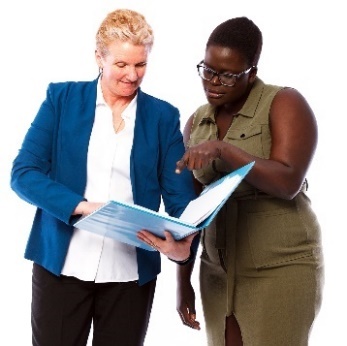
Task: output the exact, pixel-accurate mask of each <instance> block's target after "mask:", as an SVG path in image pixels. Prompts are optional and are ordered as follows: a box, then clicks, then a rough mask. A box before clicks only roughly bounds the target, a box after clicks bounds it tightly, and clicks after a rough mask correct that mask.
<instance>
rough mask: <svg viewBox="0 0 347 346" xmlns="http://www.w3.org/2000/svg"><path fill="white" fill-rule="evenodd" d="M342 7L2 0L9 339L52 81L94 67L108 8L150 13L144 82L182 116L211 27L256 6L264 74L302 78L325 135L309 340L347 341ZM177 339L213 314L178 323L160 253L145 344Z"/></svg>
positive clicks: (0, 154) (86, 74)
mask: <svg viewBox="0 0 347 346" xmlns="http://www.w3.org/2000/svg"><path fill="white" fill-rule="evenodd" d="M342 5H343V1H342V0H341V1H337V0H330V1H320V0H317V1H303V0H301V1H299V0H292V1H286V2H283V1H259V0H253V1H231V0H223V1H203V0H201V1H196V2H189V1H185V2H182V3H181V2H178V1H170V2H169V1H163V0H157V1H156V0H152V1H150V0H149V1H143V0H142V1H141V0H138V1H135V0H133V1H131V0H127V1H107V0H83V1H82V0H60V1H50V0H41V1H40V0H31V1H27V0H13V1H11V2H2V3H1V5H0V7H1V8H0V29H1V30H0V35H1V41H0V42H1V46H2V47H1V58H0V59H1V64H0V72H1V73H0V76H1V87H2V92H1V104H0V105H1V113H2V114H1V127H0V141H1V142H0V210H1V219H2V228H1V241H0V256H1V257H0V266H1V268H0V272H1V294H0V299H1V315H2V318H3V320H2V326H1V333H0V344H2V345H21V346H22V345H23V346H28V345H31V329H30V301H31V263H30V262H28V261H26V260H24V259H23V252H24V248H25V244H26V240H27V236H28V234H29V229H30V226H31V222H32V216H33V212H34V208H33V207H32V206H30V205H28V204H26V203H25V202H23V201H22V200H20V199H19V198H18V197H17V196H16V195H15V194H14V193H13V192H12V191H11V190H10V187H9V178H10V169H11V163H12V160H13V158H14V157H15V155H16V154H17V151H18V148H19V147H20V144H21V142H22V139H23V136H24V134H25V132H26V130H27V128H28V127H29V125H30V122H31V121H32V119H33V117H34V115H35V114H36V111H37V110H38V107H39V105H40V103H41V101H42V100H43V98H44V96H45V90H46V87H47V84H48V83H49V82H51V81H66V80H91V79H94V78H95V77H96V76H97V72H98V69H97V66H96V64H95V62H94V37H95V33H96V30H97V28H98V26H99V24H100V22H101V20H102V19H103V18H104V17H105V15H106V14H107V13H108V12H109V11H111V10H114V9H116V8H125V7H128V8H132V9H135V10H138V11H140V12H142V13H143V14H144V15H145V16H146V18H147V20H148V21H149V23H150V24H151V25H152V27H153V29H154V31H155V44H154V47H153V51H152V54H151V56H150V61H149V67H148V71H147V75H146V77H145V80H144V82H143V85H142V87H143V90H144V91H146V92H148V93H150V94H153V95H155V96H157V97H160V98H163V99H165V100H168V101H170V102H171V103H173V104H175V105H176V106H177V107H178V108H179V109H180V111H181V116H182V126H183V125H184V123H185V121H186V120H187V118H188V116H189V115H190V114H191V113H192V112H193V111H194V110H195V108H196V107H197V106H199V105H200V104H201V103H204V102H205V98H204V95H203V92H202V87H201V81H200V80H199V77H198V76H197V73H196V68H195V65H196V64H197V63H198V62H199V61H200V60H201V59H202V58H203V56H204V48H205V42H206V40H207V37H208V35H209V34H210V32H211V30H212V29H213V28H214V27H215V26H216V25H217V24H219V23H220V22H222V21H224V20H226V19H229V18H231V17H235V16H241V15H246V16H248V17H249V18H251V19H253V20H254V21H255V23H256V24H257V25H258V26H259V27H260V29H261V30H262V32H263V36H264V46H263V53H262V56H261V59H260V63H259V72H258V75H259V76H260V77H261V78H262V79H263V80H264V81H265V82H267V83H272V84H279V85H286V86H292V87H295V88H297V89H298V90H299V91H301V92H302V93H303V95H304V96H305V97H306V98H307V100H308V101H309V103H310V105H311V106H312V108H313V110H314V112H315V114H316V117H317V121H318V125H319V145H318V149H317V153H316V156H315V158H314V161H313V163H312V166H311V169H310V171H309V175H308V178H309V185H310V186H309V196H310V197H311V199H312V203H313V207H314V209H315V210H316V212H317V214H318V216H319V219H320V222H321V226H322V235H323V244H324V251H325V264H326V283H325V290H324V300H323V305H322V308H321V311H320V314H319V316H318V318H317V320H316V322H315V325H314V327H313V331H312V337H311V342H310V345H313V346H322V345H324V346H326V345H344V344H347V342H346V341H345V323H346V317H345V311H346V309H347V303H346V292H347V290H346V288H347V287H346V279H345V262H346V259H345V258H346V256H345V254H346V252H347V249H346V241H347V236H346V231H347V229H346V226H345V223H344V222H343V221H344V218H343V215H344V213H345V209H346V202H345V198H346V195H347V190H346V186H345V181H344V179H343V176H344V175H345V172H344V167H345V162H344V160H345V158H346V154H345V150H343V148H345V147H346V145H345V144H344V145H343V144H342V141H343V139H344V136H346V134H345V133H346V131H344V130H343V127H342V124H343V122H344V119H345V117H346V109H345V107H343V106H344V105H345V99H344V98H345V97H346V96H345V94H346V93H345V90H344V89H345V79H346V77H345V75H346V67H345V64H346V58H347V57H346V48H345V46H346V36H345V33H346V32H347V24H346V22H345V16H344V15H343V13H345V11H344V10H343V7H342ZM148 121H151V119H150V118H149V119H148ZM197 269H198V268H196V270H195V272H194V284H195V287H196V293H197V299H198V303H197V308H198V319H199V320H200V321H201V322H203V317H202V313H201V307H200V304H199V288H198V281H197V275H198V273H197ZM283 313H286V312H285V311H283ZM178 344H180V345H190V346H202V345H205V335H204V324H203V323H202V330H201V331H200V332H198V331H194V330H190V329H188V328H186V327H184V326H183V325H182V324H181V323H180V320H179V318H178V315H177V313H176V311H175V265H174V264H173V263H171V262H169V261H168V260H166V259H165V258H163V271H162V274H161V275H160V276H159V279H158V288H157V293H156V298H155V303H154V306H153V313H152V318H151V322H150V327H149V330H148V336H147V340H146V346H153V345H166V346H174V345H178ZM293 346H295V345H293Z"/></svg>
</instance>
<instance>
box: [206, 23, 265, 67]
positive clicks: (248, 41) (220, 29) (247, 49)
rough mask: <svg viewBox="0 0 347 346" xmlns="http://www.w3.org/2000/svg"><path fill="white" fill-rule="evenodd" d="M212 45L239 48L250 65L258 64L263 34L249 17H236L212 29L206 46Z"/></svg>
mask: <svg viewBox="0 0 347 346" xmlns="http://www.w3.org/2000/svg"><path fill="white" fill-rule="evenodd" d="M211 45H212V46H222V47H227V48H233V49H237V50H238V51H239V52H240V53H241V54H243V55H244V56H245V58H246V60H247V62H248V64H249V65H250V66H257V64H258V60H259V57H260V53H261V49H262V45H263V36H262V33H261V31H260V30H259V28H258V27H257V26H256V25H255V24H254V23H253V21H251V20H250V19H248V18H247V17H236V18H232V19H228V20H227V21H225V22H223V23H221V24H219V25H218V26H217V27H216V28H215V29H214V30H213V31H212V33H211V35H210V37H209V39H208V41H207V44H206V48H207V47H209V46H211Z"/></svg>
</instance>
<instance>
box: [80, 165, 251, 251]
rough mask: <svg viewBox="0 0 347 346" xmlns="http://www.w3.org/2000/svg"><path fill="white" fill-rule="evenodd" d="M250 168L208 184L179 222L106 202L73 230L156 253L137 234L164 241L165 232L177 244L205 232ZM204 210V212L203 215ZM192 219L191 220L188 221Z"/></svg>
mask: <svg viewBox="0 0 347 346" xmlns="http://www.w3.org/2000/svg"><path fill="white" fill-rule="evenodd" d="M253 165H254V162H251V163H249V164H247V165H245V166H243V167H241V168H239V169H237V170H235V171H233V172H231V173H229V174H227V175H226V176H224V177H222V178H221V179H219V180H217V181H215V182H214V183H212V184H210V185H209V186H208V187H206V188H205V189H204V190H203V191H202V193H201V194H200V196H198V197H197V198H196V199H195V200H193V201H191V202H190V203H189V204H188V206H187V207H186V209H185V211H183V213H182V215H181V217H180V218H175V217H172V216H169V215H166V214H161V213H158V212H155V211H153V210H150V209H147V208H144V207H142V206H139V205H135V204H127V203H122V202H118V201H109V202H107V203H106V204H104V205H103V206H102V207H101V208H99V209H97V210H95V211H94V212H93V213H91V214H89V215H87V216H85V217H83V218H81V219H79V220H78V221H77V222H76V223H75V224H74V226H75V227H76V228H79V229H82V230H86V231H90V232H94V233H97V234H100V235H102V236H107V237H111V238H114V239H116V240H118V241H121V242H124V243H127V244H130V245H134V246H138V247H141V248H143V249H146V250H150V251H157V250H155V249H153V248H152V247H150V246H149V245H147V244H145V243H143V242H142V241H140V240H139V239H137V236H136V234H137V232H138V231H140V230H142V229H146V230H148V231H150V232H152V233H153V234H156V235H157V236H160V237H164V231H165V230H168V231H170V232H171V234H172V235H173V237H174V238H175V239H176V240H179V239H182V238H184V237H187V236H188V235H190V234H192V233H194V232H196V231H199V230H201V229H203V228H205V227H206V226H208V225H209V224H210V223H211V221H212V220H213V218H214V217H215V216H216V215H217V213H218V211H219V210H220V208H221V207H222V206H223V205H224V203H225V202H226V201H227V199H228V198H229V197H230V195H231V194H232V193H233V191H234V190H235V189H236V187H237V186H238V185H239V184H240V182H241V181H242V179H243V178H244V177H245V176H246V175H247V173H248V172H249V171H250V170H251V168H252V167H253ZM206 202H207V203H206ZM209 205H210V206H211V208H210V209H209ZM204 208H207V209H206V210H205V211H204V210H203V209H204ZM192 214H194V215H192ZM195 214H196V215H195ZM191 217H193V220H190V219H191ZM187 220H189V221H187Z"/></svg>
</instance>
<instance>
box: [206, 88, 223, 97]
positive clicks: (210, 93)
mask: <svg viewBox="0 0 347 346" xmlns="http://www.w3.org/2000/svg"><path fill="white" fill-rule="evenodd" d="M205 94H206V96H207V97H210V98H216V99H217V98H220V97H222V96H223V95H224V93H221V92H219V91H218V90H211V89H205Z"/></svg>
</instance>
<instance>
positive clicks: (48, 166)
mask: <svg viewBox="0 0 347 346" xmlns="http://www.w3.org/2000/svg"><path fill="white" fill-rule="evenodd" d="M96 90H97V79H96V80H94V81H89V82H65V83H51V84H49V86H48V89H47V94H46V99H45V101H44V102H43V103H42V105H41V107H40V109H39V111H38V113H37V115H36V117H35V119H34V121H33V122H32V124H31V127H30V128H29V130H28V132H27V134H26V136H25V138H24V141H23V144H22V147H21V149H20V150H19V153H18V155H17V157H16V158H15V160H14V162H13V167H12V173H11V187H12V189H13V190H14V191H15V192H16V193H17V194H18V195H19V196H20V197H21V198H22V199H24V200H25V201H27V202H29V203H31V204H33V205H35V206H37V211H36V214H35V217H34V222H33V225H32V228H31V232H30V235H29V239H28V242H27V246H26V250H25V258H26V259H29V260H32V261H34V262H35V263H37V264H39V265H41V266H43V267H44V268H46V269H47V270H49V271H50V272H52V273H53V274H55V275H60V273H61V270H62V267H63V265H64V261H65V257H66V253H67V250H68V247H69V243H70V239H71V236H72V231H73V226H72V224H73V219H74V218H73V217H72V216H71V214H72V212H73V210H74V209H75V208H76V206H77V204H78V203H79V202H81V201H82V200H84V197H83V194H84V190H85V187H86V178H87V151H88V144H89V138H90V134H91V131H92V127H93V121H94V116H95V105H96ZM137 102H138V104H137V113H136V121H135V129H134V142H133V147H132V151H131V157H130V178H131V183H132V189H133V196H134V202H135V203H136V204H139V205H142V206H144V207H146V208H149V209H152V210H155V211H158V210H159V207H160V202H161V197H162V198H163V201H164V205H165V210H166V211H167V212H168V213H169V215H172V216H175V217H177V216H179V215H180V214H181V212H182V211H183V209H184V208H185V206H186V205H187V204H188V203H189V201H190V200H191V199H193V198H195V197H196V195H195V193H194V187H193V179H192V175H191V173H190V172H188V171H186V170H185V171H184V172H182V173H181V174H179V175H177V174H175V164H176V161H177V160H179V159H180V158H181V157H182V155H183V153H184V145H183V140H182V134H181V131H180V121H179V111H178V110H177V108H175V107H173V106H172V105H171V104H169V103H167V102H165V101H162V100H159V99H157V98H154V97H152V96H150V95H147V94H145V93H144V92H142V91H141V90H139V91H138V101H137ZM196 243H197V242H195V245H194V247H195V249H196V247H197V244H196ZM137 260H138V268H139V269H138V270H139V284H140V285H141V284H144V283H146V282H148V281H149V280H152V279H153V278H155V277H156V275H157V274H158V273H159V272H160V270H161V268H160V254H159V253H158V252H152V251H146V250H143V249H140V248H137Z"/></svg>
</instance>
